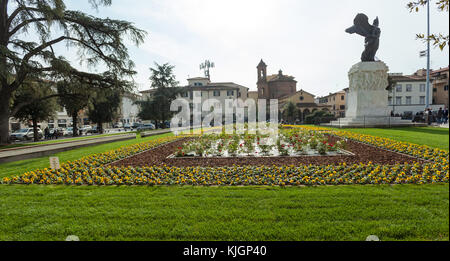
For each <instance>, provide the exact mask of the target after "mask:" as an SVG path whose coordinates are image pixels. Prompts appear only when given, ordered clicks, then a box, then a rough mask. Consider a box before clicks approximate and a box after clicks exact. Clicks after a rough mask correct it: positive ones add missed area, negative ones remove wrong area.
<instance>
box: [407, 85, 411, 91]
mask: <svg viewBox="0 0 450 261" xmlns="http://www.w3.org/2000/svg"><path fill="white" fill-rule="evenodd" d="M406 92H412V85H411V84H407V85H406Z"/></svg>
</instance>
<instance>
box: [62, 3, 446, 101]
mask: <svg viewBox="0 0 450 261" xmlns="http://www.w3.org/2000/svg"><path fill="white" fill-rule="evenodd" d="M112 2H113V4H112V6H110V7H100V9H99V11H98V12H97V11H95V10H91V8H90V5H89V4H88V1H87V0H86V1H84V0H82V1H80V0H69V1H67V6H68V8H69V9H77V10H81V11H83V12H87V13H90V14H92V15H95V16H100V17H110V18H114V19H122V20H128V21H131V22H133V23H135V26H136V27H138V28H140V29H144V30H146V31H147V32H148V36H147V38H146V40H145V43H144V44H143V45H141V46H140V47H134V46H132V45H131V44H130V54H131V58H132V59H133V60H134V62H135V63H136V70H137V72H138V75H137V76H136V77H135V80H136V82H137V83H138V84H139V89H140V90H141V91H142V90H144V89H148V88H149V86H150V82H149V80H148V78H149V76H150V71H149V67H153V64H154V62H158V63H160V64H162V63H166V62H168V63H170V64H172V65H174V66H175V74H176V76H177V80H178V81H180V84H181V85H186V84H187V81H186V79H187V78H188V76H189V77H197V76H203V72H202V71H200V69H199V65H200V63H202V62H203V61H204V60H205V59H209V60H211V61H213V62H215V64H216V68H214V69H212V71H211V79H212V81H214V82H235V83H237V84H240V85H243V86H246V87H248V88H250V89H251V90H256V77H257V72H256V66H257V64H258V63H259V61H260V60H261V58H262V59H264V61H265V62H266V64H267V65H268V74H275V73H277V72H278V70H279V69H282V70H283V72H284V73H285V74H288V75H292V76H294V77H295V78H296V80H297V81H298V84H297V89H298V90H300V89H303V90H306V91H308V92H311V93H313V94H315V95H317V96H322V95H326V94H328V93H330V92H335V91H339V90H341V89H343V88H346V87H347V86H348V76H347V73H348V71H349V69H350V68H351V66H352V65H353V64H355V63H357V62H359V61H360V56H361V53H362V51H363V49H364V39H363V37H361V36H358V35H355V34H353V35H350V34H347V33H345V31H344V30H345V29H346V28H348V27H350V26H352V24H353V18H354V17H355V16H356V14H357V13H360V12H361V13H365V14H366V15H368V16H369V19H370V21H371V22H372V21H373V20H374V19H375V18H376V16H378V17H379V20H380V28H381V38H380V49H379V51H378V53H377V57H378V58H379V59H380V60H382V61H384V62H385V63H386V64H387V65H388V66H389V68H390V72H403V73H404V74H411V73H413V72H415V71H416V70H417V69H420V68H425V67H426V59H424V58H419V52H420V51H421V50H425V49H426V46H425V43H423V42H422V41H420V40H416V34H417V33H425V32H426V12H425V11H426V10H425V9H423V10H421V11H420V12H419V13H415V12H414V13H410V12H409V11H408V9H407V8H406V4H407V2H408V1H407V0H339V1H336V0H321V1H313V0H309V1H306V0H113V1H112ZM431 10H432V12H431V31H432V32H441V33H444V34H448V32H449V23H448V19H449V17H448V13H446V12H438V11H437V9H436V8H435V7H434V6H432V8H431ZM431 54H432V55H431V59H432V68H434V69H438V68H440V67H446V66H448V64H449V62H448V61H449V50H448V47H446V48H445V49H444V51H443V52H441V51H440V50H439V49H432V52H431ZM63 55H65V56H67V57H73V56H72V55H71V54H68V53H64V54H63Z"/></svg>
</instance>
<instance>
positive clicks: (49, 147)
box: [0, 133, 136, 163]
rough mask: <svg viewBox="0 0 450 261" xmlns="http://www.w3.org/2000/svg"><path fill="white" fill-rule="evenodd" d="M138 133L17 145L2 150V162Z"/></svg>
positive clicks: (127, 138)
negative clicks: (24, 145) (33, 144)
mask: <svg viewBox="0 0 450 261" xmlns="http://www.w3.org/2000/svg"><path fill="white" fill-rule="evenodd" d="M135 138H136V134H135V133H131V134H124V135H114V136H107V137H101V138H91V139H82V140H76V141H68V142H61V143H52V144H44V145H35V146H26V147H17V148H11V149H5V150H0V163H5V162H12V161H18V160H24V159H30V158H38V157H42V156H48V155H52V154H54V153H57V152H61V151H67V150H72V149H75V148H80V147H86V146H92V145H99V144H103V143H110V142H115V141H122V140H129V139H135Z"/></svg>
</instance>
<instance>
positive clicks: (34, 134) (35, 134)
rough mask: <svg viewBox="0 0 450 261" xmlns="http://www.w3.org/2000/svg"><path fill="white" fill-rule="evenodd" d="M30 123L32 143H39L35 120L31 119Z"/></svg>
mask: <svg viewBox="0 0 450 261" xmlns="http://www.w3.org/2000/svg"><path fill="white" fill-rule="evenodd" d="M32 122H33V141H34V142H37V141H39V133H38V126H37V120H36V119H32Z"/></svg>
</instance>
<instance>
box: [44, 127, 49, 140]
mask: <svg viewBox="0 0 450 261" xmlns="http://www.w3.org/2000/svg"><path fill="white" fill-rule="evenodd" d="M44 136H45V139H46V140H48V139H49V137H50V130H49V129H48V127H45V129H44Z"/></svg>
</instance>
